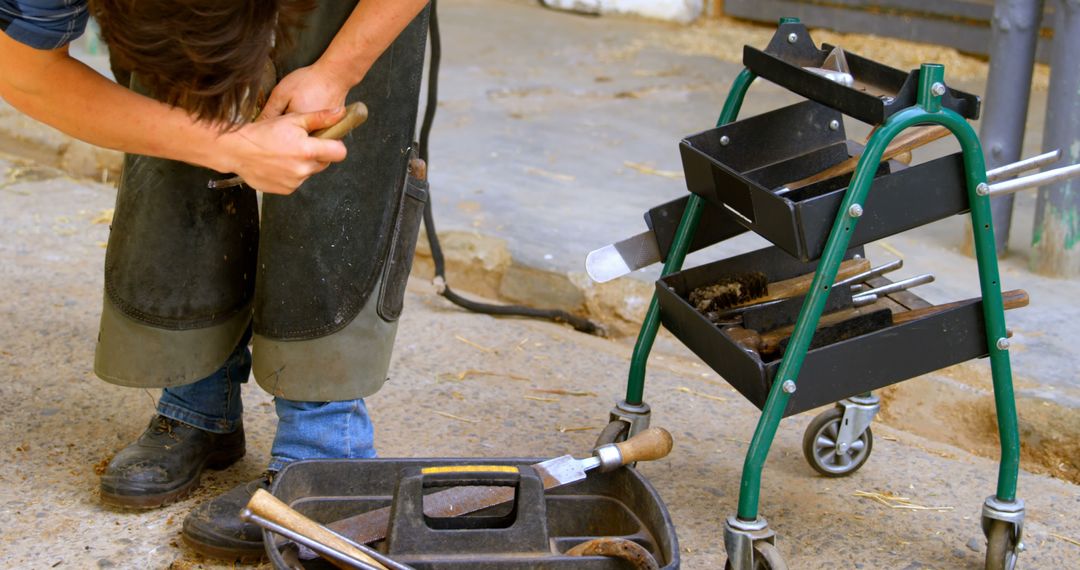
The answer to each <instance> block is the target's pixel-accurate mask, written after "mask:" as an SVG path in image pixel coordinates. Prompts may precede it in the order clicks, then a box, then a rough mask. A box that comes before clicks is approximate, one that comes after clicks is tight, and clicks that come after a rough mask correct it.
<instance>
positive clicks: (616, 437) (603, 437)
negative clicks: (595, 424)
mask: <svg viewBox="0 0 1080 570" xmlns="http://www.w3.org/2000/svg"><path fill="white" fill-rule="evenodd" d="M629 434H630V422H628V421H626V420H612V421H611V423H609V424H608V425H606V426H604V429H603V431H601V432H600V435H599V436H598V437H597V438H596V445H594V446H593V449H596V448H597V447H600V446H601V445H607V444H609V443H615V442H618V441H624V440H626V438H627V436H628V435H629Z"/></svg>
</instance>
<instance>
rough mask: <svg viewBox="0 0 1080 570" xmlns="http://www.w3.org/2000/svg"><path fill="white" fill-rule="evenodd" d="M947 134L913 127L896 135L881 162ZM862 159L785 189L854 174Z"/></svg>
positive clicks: (937, 127) (938, 128) (937, 128)
mask: <svg viewBox="0 0 1080 570" xmlns="http://www.w3.org/2000/svg"><path fill="white" fill-rule="evenodd" d="M947 134H949V129H946V128H945V127H942V126H940V125H933V126H922V127H912V128H910V129H907V130H905V131H902V132H901V133H900V134H899V135H896V138H894V139H893V140H892V142H891V143H889V146H887V147H885V151H884V152H883V153H882V154H881V160H889V159H891V158H893V157H894V156H897V155H901V154H904V153H906V152H911V150H912V149H916V148H918V147H920V146H923V145H924V144H927V143H930V142H933V141H936V140H938V139H940V138H941V137H943V136H945V135H947ZM860 158H862V155H861V154H860V155H857V156H853V157H851V158H849V159H847V160H845V161H843V162H841V163H839V164H834V165H833V166H830V167H829V168H826V169H825V170H822V171H821V172H818V173H817V174H813V175H810V176H807V177H806V178H803V179H802V180H797V181H795V182H791V183H788V184H786V185H785V187H786V188H787V189H789V190H796V189H798V188H802V187H803V186H809V185H811V184H813V183H815V182H821V181H822V180H828V179H830V178H833V177H836V176H840V175H841V174H847V173H849V172H854V171H855V167H856V166H858V165H859V159H860Z"/></svg>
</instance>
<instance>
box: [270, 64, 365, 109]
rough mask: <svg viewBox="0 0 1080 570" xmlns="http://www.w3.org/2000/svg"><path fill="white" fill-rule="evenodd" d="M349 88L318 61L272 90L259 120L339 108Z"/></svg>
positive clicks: (297, 70)
mask: <svg viewBox="0 0 1080 570" xmlns="http://www.w3.org/2000/svg"><path fill="white" fill-rule="evenodd" d="M351 87H352V85H351V84H350V82H348V81H346V80H344V79H343V78H341V77H339V76H338V75H336V74H335V73H334V72H332V71H330V70H329V68H328V66H323V65H320V64H319V63H318V62H316V63H314V64H312V65H309V66H307V67H301V68H298V69H296V70H293V71H292V72H291V73H289V74H288V75H286V76H285V77H284V78H282V80H281V81H280V82H279V83H278V84H277V85H276V86H275V87H274V90H273V91H271V93H270V97H269V99H267V101H266V105H264V106H263V110H262V114H261V115H260V116H259V119H260V120H263V119H269V118H273V117H277V116H280V115H282V114H283V113H308V112H311V111H318V110H319V109H334V108H337V107H341V106H343V105H344V104H345V96H346V95H347V94H348V92H349V89H350V88H351Z"/></svg>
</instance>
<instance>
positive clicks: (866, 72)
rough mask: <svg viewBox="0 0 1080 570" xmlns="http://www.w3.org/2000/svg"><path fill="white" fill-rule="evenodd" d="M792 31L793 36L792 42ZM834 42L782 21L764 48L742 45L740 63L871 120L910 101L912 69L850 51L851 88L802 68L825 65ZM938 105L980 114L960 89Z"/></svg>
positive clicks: (914, 85) (915, 80)
mask: <svg viewBox="0 0 1080 570" xmlns="http://www.w3.org/2000/svg"><path fill="white" fill-rule="evenodd" d="M792 34H794V40H795V41H791V38H792ZM833 47H834V46H831V45H829V44H822V46H821V49H818V48H817V47H816V46H814V41H813V40H812V39H811V38H810V34H809V32H807V30H806V26H804V25H803V24H800V23H782V24H780V26H779V28H778V29H777V32H776V34H775V35H774V36H773V38H772V40H771V41H770V42H769V45H768V46H767V47H766V48H765V50H764V51H762V50H759V49H755V48H753V47H751V46H744V47H743V65H745V66H746V68H747V69H749V70H750V71H752V72H753V73H754V74H756V75H758V76H759V77H761V78H763V79H767V80H769V81H771V82H773V83H776V84H777V85H779V86H781V87H784V88H785V89H788V90H789V91H791V92H793V93H798V94H799V95H802V96H803V97H806V98H807V99H811V100H814V101H817V102H819V103H823V104H825V105H828V106H829V107H832V108H834V109H837V110H839V111H841V112H843V113H844V114H845V115H849V116H851V117H852V118H855V119H858V120H860V121H862V122H864V123H869V124H871V125H878V124H881V123H882V122H884V121H885V119H887V118H889V116H891V115H893V114H895V113H897V112H899V111H902V110H904V109H906V108H908V107H911V106H912V105H914V104H915V102H916V98H917V95H918V87H919V71H918V70H917V69H916V70H911V71H908V72H904V71H900V70H899V69H896V68H893V67H889V66H887V65H883V64H880V63H878V62H876V61H873V60H870V59H866V58H863V57H860V56H858V55H856V54H854V53H852V52H849V51H845V52H844V57H845V59H846V60H847V64H848V68H849V69H848V72H849V73H850V74H851V76H852V79H853V80H854V84H853V85H852V86H851V87H849V86H846V85H842V84H840V83H837V82H835V81H833V80H831V79H829V78H826V77H823V76H821V75H818V74H817V73H814V72H812V71H807V70H806V69H804V68H805V67H817V68H820V67H824V64H825V61H826V59H827V58H828V56H829V53H830V52H831V51H832V50H833ZM941 106H942V107H945V108H946V109H951V110H953V111H956V112H957V113H958V114H960V115H961V116H962V117H964V118H965V119H978V118H979V107H980V101H979V97H978V96H976V95H972V94H971V93H966V92H964V91H960V90H959V89H953V88H951V87H949V88H947V89H946V91H945V94H944V95H943V96H942V97H941Z"/></svg>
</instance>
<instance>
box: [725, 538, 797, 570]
mask: <svg viewBox="0 0 1080 570" xmlns="http://www.w3.org/2000/svg"><path fill="white" fill-rule="evenodd" d="M724 568H725V569H726V570H732V569H731V561H730V560H729V561H727V562H726V563H724ZM787 568H788V567H787V563H786V562H784V557H783V556H781V555H780V549H779V548H777V547H776V545H775V544H772V543H769V542H755V543H754V570H787Z"/></svg>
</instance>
